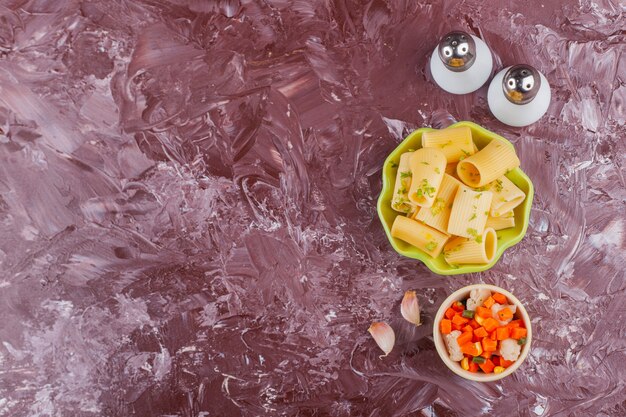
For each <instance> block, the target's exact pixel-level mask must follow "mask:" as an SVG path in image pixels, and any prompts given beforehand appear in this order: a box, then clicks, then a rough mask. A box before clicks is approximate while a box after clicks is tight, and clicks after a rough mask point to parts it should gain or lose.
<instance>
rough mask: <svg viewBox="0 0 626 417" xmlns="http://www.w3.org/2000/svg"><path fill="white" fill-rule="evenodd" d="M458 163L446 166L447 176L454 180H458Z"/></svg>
mask: <svg viewBox="0 0 626 417" xmlns="http://www.w3.org/2000/svg"><path fill="white" fill-rule="evenodd" d="M457 164H458V162H453V163H451V164H448V165H446V174H448V175H451V176H453V177H454V178H457V176H456V166H457Z"/></svg>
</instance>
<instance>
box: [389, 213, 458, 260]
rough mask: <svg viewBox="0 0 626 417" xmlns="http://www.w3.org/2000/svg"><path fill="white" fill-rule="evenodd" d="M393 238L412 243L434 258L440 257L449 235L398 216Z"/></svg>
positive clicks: (394, 225) (392, 229)
mask: <svg viewBox="0 0 626 417" xmlns="http://www.w3.org/2000/svg"><path fill="white" fill-rule="evenodd" d="M391 236H393V237H395V238H398V239H400V240H403V241H405V242H407V243H410V244H411V245H413V246H415V247H416V248H418V249H421V250H423V251H424V252H426V253H427V254H429V255H430V256H432V257H433V258H436V257H437V256H439V254H440V253H441V251H442V250H443V246H444V245H445V243H446V241H447V240H448V235H446V234H443V233H441V232H440V231H438V230H435V229H433V228H431V227H428V226H426V225H425V224H422V223H420V222H417V221H415V220H411V219H409V218H408V217H405V216H396V219H395V220H394V221H393V225H392V226H391Z"/></svg>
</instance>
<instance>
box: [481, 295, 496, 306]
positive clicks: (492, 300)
mask: <svg viewBox="0 0 626 417" xmlns="http://www.w3.org/2000/svg"><path fill="white" fill-rule="evenodd" d="M495 303H496V300H494V299H493V297H491V296H489V298H487V299H486V300H485V302H484V303H483V305H484V306H485V307H487V308H491V306H492V305H494V304H495Z"/></svg>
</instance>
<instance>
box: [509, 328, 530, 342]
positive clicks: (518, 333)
mask: <svg viewBox="0 0 626 417" xmlns="http://www.w3.org/2000/svg"><path fill="white" fill-rule="evenodd" d="M527 333H528V330H526V329H522V328H521V327H516V328H514V329H513V330H512V331H511V339H515V340H519V339H521V338H522V337H526V334H527Z"/></svg>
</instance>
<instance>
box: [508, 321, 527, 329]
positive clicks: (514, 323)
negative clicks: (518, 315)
mask: <svg viewBox="0 0 626 417" xmlns="http://www.w3.org/2000/svg"><path fill="white" fill-rule="evenodd" d="M507 327H508V328H509V329H514V328H516V327H526V326H524V320H522V319H517V320H511V322H510V323H509V324H507Z"/></svg>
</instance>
